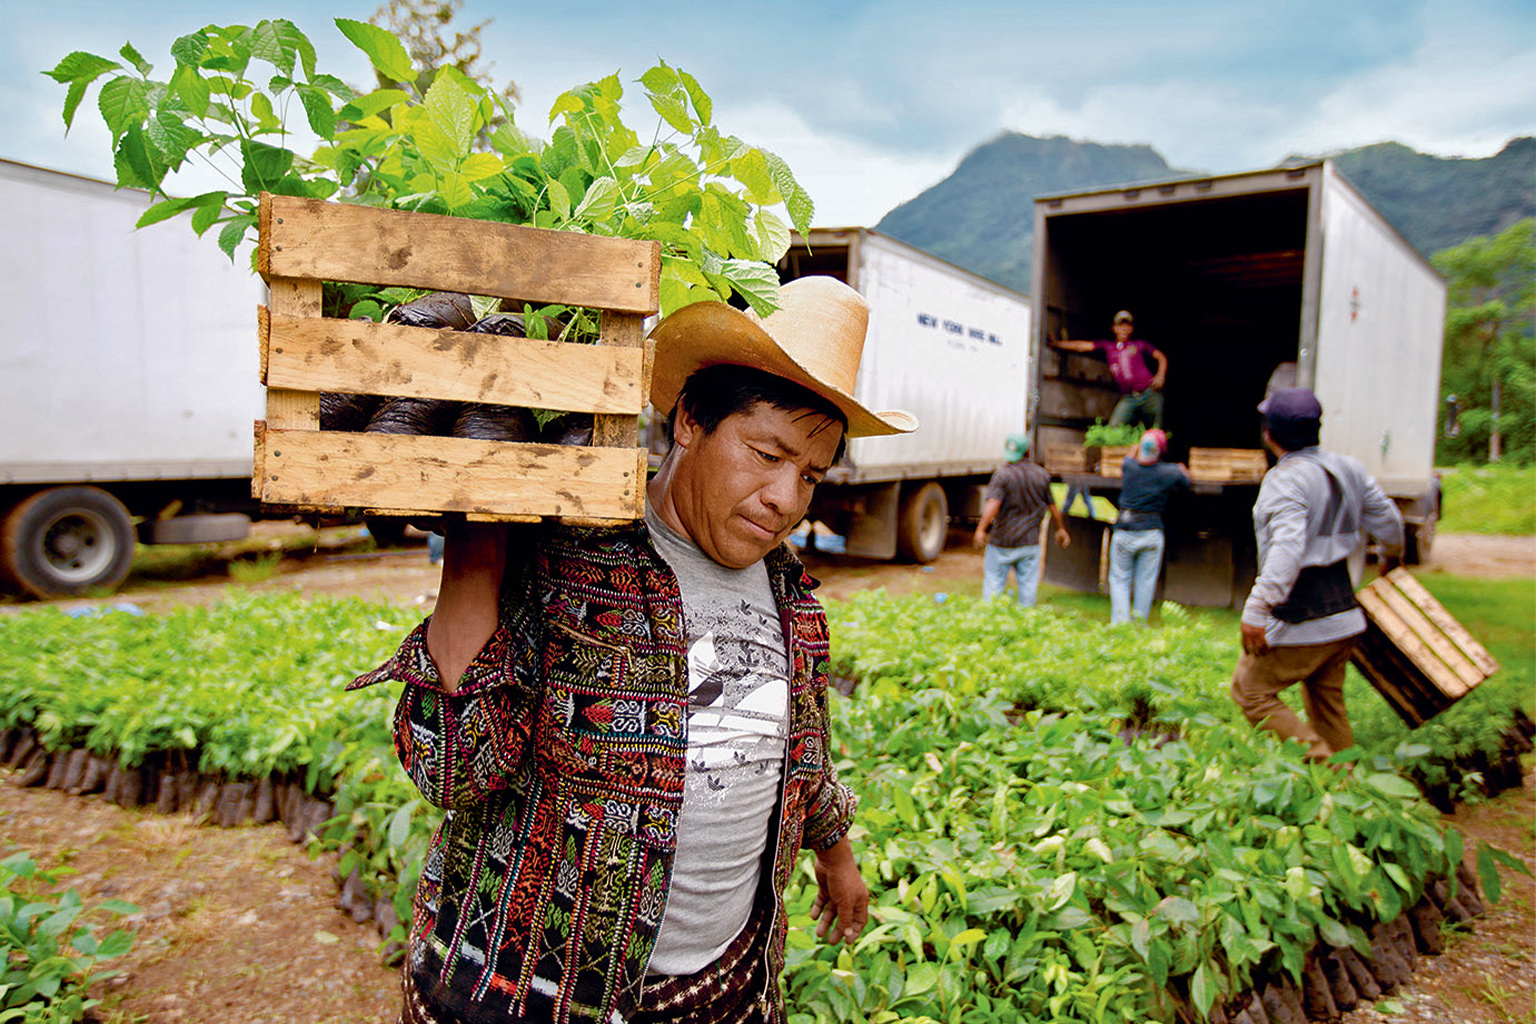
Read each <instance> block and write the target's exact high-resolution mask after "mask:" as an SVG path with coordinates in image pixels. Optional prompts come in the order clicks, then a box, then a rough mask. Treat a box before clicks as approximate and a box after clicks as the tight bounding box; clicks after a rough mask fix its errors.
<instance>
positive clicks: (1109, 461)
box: [1099, 444, 1136, 480]
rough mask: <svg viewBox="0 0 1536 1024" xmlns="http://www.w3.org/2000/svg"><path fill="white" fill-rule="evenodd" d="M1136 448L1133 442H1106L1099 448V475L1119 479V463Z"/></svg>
mask: <svg viewBox="0 0 1536 1024" xmlns="http://www.w3.org/2000/svg"><path fill="white" fill-rule="evenodd" d="M1135 450H1136V446H1135V445H1133V444H1107V445H1105V446H1104V447H1102V448H1100V449H1099V476H1107V477H1110V478H1111V479H1114V480H1118V479H1120V475H1121V474H1120V463H1122V462H1124V461H1125V457H1126V456H1127V455H1129V454H1131V452H1134V451H1135Z"/></svg>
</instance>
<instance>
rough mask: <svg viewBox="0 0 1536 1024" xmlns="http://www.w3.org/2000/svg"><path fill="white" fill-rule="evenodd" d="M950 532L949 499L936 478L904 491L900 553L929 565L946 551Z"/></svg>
mask: <svg viewBox="0 0 1536 1024" xmlns="http://www.w3.org/2000/svg"><path fill="white" fill-rule="evenodd" d="M948 536H949V499H948V498H947V497H945V495H944V488H942V487H940V486H939V485H938V484H936V483H934V482H933V481H932V480H930V481H928V482H927V483H925V484H923V485H922V486H921V487H919V488H918V489H917V490H915V491H913V492H911V493H910V494H904V495H902V499H901V520H900V522H899V523H898V524H897V527H896V553H897V554H898V555H899V556H900V557H901V558H902V559H903V560H905V561H908V562H920V563H922V564H924V565H926V564H927V563H929V562H932V561H935V560H937V559H938V557H939V555H941V554H943V552H944V541H945V539H946V538H947V537H948Z"/></svg>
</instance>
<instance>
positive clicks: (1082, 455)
mask: <svg viewBox="0 0 1536 1024" xmlns="http://www.w3.org/2000/svg"><path fill="white" fill-rule="evenodd" d="M1098 466H1099V450H1098V449H1097V448H1090V447H1087V446H1085V445H1081V444H1072V443H1071V442H1068V441H1048V442H1046V445H1045V468H1046V470H1047V471H1048V472H1051V473H1054V474H1057V475H1060V474H1062V473H1092V472H1094V471H1096V470H1097V469H1098Z"/></svg>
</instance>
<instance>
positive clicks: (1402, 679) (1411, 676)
mask: <svg viewBox="0 0 1536 1024" xmlns="http://www.w3.org/2000/svg"><path fill="white" fill-rule="evenodd" d="M1349 660H1350V662H1351V664H1353V665H1354V666H1355V668H1356V669H1357V670H1359V672H1360V674H1361V675H1362V676H1364V677H1365V679H1366V681H1367V682H1369V683H1370V684H1371V686H1372V687H1374V688H1375V690H1376V692H1377V693H1379V694H1381V697H1382V699H1383V700H1385V701H1386V702H1387V705H1388V706H1389V707H1390V708H1392V710H1393V711H1395V712H1397V715H1398V717H1399V718H1401V719H1402V720H1403V721H1404V722H1405V723H1407V725H1408V727H1409V728H1414V729H1416V728H1418V727H1419V726H1421V725H1423V724H1424V723H1425V722H1427V721H1428V720H1429V719H1430V718H1432V717H1434V716H1435V715H1436V714H1438V713H1439V712H1440V711H1443V710H1444V709H1445V708H1446V707H1449V706H1450V702H1449V700H1448V699H1447V698H1446V697H1445V695H1444V694H1439V693H1435V694H1426V693H1424V692H1423V690H1422V689H1421V688H1420V687H1418V686H1416V685H1415V681H1416V680H1419V679H1422V678H1423V677H1422V676H1420V675H1419V674H1418V673H1417V671H1416V670H1414V669H1413V666H1412V665H1411V664H1408V663H1407V661H1406V659H1404V658H1403V657H1402V652H1400V651H1398V650H1397V649H1396V648H1395V647H1393V646H1392V641H1391V640H1389V639H1387V638H1386V636H1385V635H1383V634H1382V632H1381V630H1380V629H1378V628H1376V626H1375V625H1374V624H1367V626H1366V630H1365V634H1364V635H1363V636H1361V637H1360V639H1359V640H1358V641H1356V643H1355V646H1354V649H1353V650H1351V651H1350V656H1349Z"/></svg>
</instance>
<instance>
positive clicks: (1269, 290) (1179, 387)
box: [1031, 160, 1446, 606]
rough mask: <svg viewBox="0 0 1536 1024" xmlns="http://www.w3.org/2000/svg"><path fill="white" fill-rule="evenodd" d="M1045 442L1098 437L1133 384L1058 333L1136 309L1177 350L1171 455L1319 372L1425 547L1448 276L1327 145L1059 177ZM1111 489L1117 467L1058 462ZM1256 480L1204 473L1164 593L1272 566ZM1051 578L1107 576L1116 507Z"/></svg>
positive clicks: (1433, 503)
mask: <svg viewBox="0 0 1536 1024" xmlns="http://www.w3.org/2000/svg"><path fill="white" fill-rule="evenodd" d="M1032 288H1033V301H1034V309H1035V320H1034V325H1035V327H1034V335H1033V344H1034V352H1035V356H1036V358H1035V361H1034V367H1035V369H1034V378H1033V387H1032V389H1031V422H1032V427H1033V430H1034V434H1035V438H1036V444H1035V447H1034V450H1035V452H1036V453H1037V456H1036V457H1037V458H1039V457H1040V456H1039V454H1038V453H1041V452H1043V451H1044V449H1045V447H1046V446H1047V445H1050V444H1053V443H1054V444H1063V443H1065V444H1073V443H1081V441H1082V438H1083V435H1084V432H1085V430H1086V428H1087V427H1089V426H1091V425H1093V424H1094V423H1095V422H1096V421H1098V420H1101V419H1102V420H1105V421H1107V420H1108V419H1109V418H1110V414H1111V412H1112V410H1113V409H1114V406H1115V403H1116V401H1117V400H1118V398H1119V395H1118V393H1117V391H1116V389H1115V387H1114V384H1113V383H1112V382H1111V380H1110V377H1109V374H1108V369H1107V367H1106V366H1105V364H1104V362H1103V360H1102V359H1101V358H1099V357H1097V356H1094V355H1087V354H1077V353H1069V352H1065V351H1063V350H1061V349H1057V348H1053V347H1052V346H1051V345H1050V341H1053V340H1059V339H1061V338H1063V337H1071V338H1074V339H1084V338H1109V337H1111V321H1112V319H1113V318H1114V316H1115V314H1116V312H1117V311H1119V310H1122V309H1124V310H1128V311H1130V312H1131V313H1132V315H1133V316H1134V318H1135V337H1138V338H1144V339H1145V340H1147V341H1149V342H1150V343H1152V344H1153V345H1155V346H1157V347H1158V348H1159V349H1161V350H1162V351H1163V353H1164V354H1166V355H1167V357H1168V361H1169V367H1168V375H1167V383H1166V386H1165V387H1164V389H1163V394H1164V404H1165V411H1164V427H1165V429H1166V430H1167V431H1168V434H1169V451H1168V453H1167V455H1166V456H1165V458H1166V459H1168V460H1170V461H1175V462H1183V461H1186V458H1187V454H1188V452H1189V450H1190V449H1191V448H1196V447H1203V448H1234V449H1258V448H1260V447H1261V439H1260V416H1259V414H1258V412H1257V410H1256V408H1255V407H1256V406H1257V405H1258V403H1259V402H1260V401H1261V400H1262V399H1263V398H1264V396H1265V394H1266V391H1267V389H1269V388H1271V387H1274V386H1279V385H1285V386H1292V385H1294V386H1299V387H1310V388H1312V389H1313V390H1314V391H1315V392H1316V394H1317V396H1318V399H1319V400H1320V401H1321V402H1322V406H1323V410H1324V415H1323V421H1322V445H1323V447H1325V448H1329V449H1332V450H1334V451H1338V452H1343V453H1346V454H1349V455H1353V456H1354V457H1356V458H1358V459H1359V460H1360V461H1361V462H1362V463H1364V464H1365V468H1366V469H1367V470H1368V471H1369V472H1370V474H1371V475H1372V476H1373V477H1375V478H1376V480H1377V481H1378V482H1379V483H1380V484H1381V485H1382V487H1383V489H1385V490H1386V491H1387V493H1388V494H1390V495H1391V496H1392V498H1393V499H1394V500H1395V501H1396V502H1397V503H1398V505H1399V507H1400V508H1401V509H1402V511H1403V515H1404V519H1405V522H1406V524H1407V527H1408V552H1407V554H1408V558H1409V561H1410V562H1412V561H1418V560H1421V559H1423V558H1425V557H1427V556H1428V553H1429V547H1430V543H1431V541H1432V539H1433V536H1434V529H1435V523H1436V522H1437V520H1438V519H1439V512H1440V493H1439V486H1438V482H1437V478H1436V476H1435V472H1434V448H1435V422H1436V405H1437V402H1438V396H1439V390H1440V353H1441V343H1442V335H1443V327H1444V319H1445V296H1446V288H1445V283H1444V281H1443V280H1442V279H1441V278H1440V276H1439V275H1438V274H1437V273H1436V272H1435V270H1434V268H1433V267H1431V266H1430V264H1429V263H1428V261H1427V260H1425V259H1424V258H1423V257H1422V256H1420V255H1419V254H1418V252H1416V251H1415V250H1414V249H1413V247H1412V246H1411V245H1409V244H1408V242H1407V241H1405V240H1404V239H1403V237H1402V236H1401V235H1400V234H1398V232H1397V231H1396V230H1394V229H1393V228H1392V226H1391V225H1390V224H1388V223H1387V221H1386V220H1385V219H1384V218H1382V216H1381V215H1380V214H1379V213H1377V212H1376V211H1375V210H1374V209H1372V207H1371V206H1370V204H1369V203H1367V202H1366V201H1365V199H1364V198H1362V197H1361V195H1360V193H1359V192H1357V191H1356V190H1355V189H1354V188H1353V187H1352V186H1351V185H1350V184H1349V182H1348V181H1347V180H1345V178H1344V177H1343V175H1342V174H1341V173H1340V172H1339V171H1338V169H1337V168H1336V167H1335V166H1334V165H1333V164H1332V163H1331V162H1330V161H1327V160H1320V161H1314V162H1308V163H1303V164H1297V165H1292V166H1284V167H1280V168H1276V169H1272V170H1264V171H1255V172H1251V173H1243V174H1231V175H1221V176H1215V177H1196V178H1185V179H1181V180H1175V181H1161V182H1156V183H1153V184H1145V185H1128V186H1122V187H1118V188H1107V189H1095V190H1092V191H1085V192H1075V193H1071V194H1062V195H1050V196H1043V197H1040V198H1038V199H1036V201H1035V258H1034V277H1033V286H1032ZM1058 479H1063V480H1067V481H1068V482H1070V483H1075V484H1079V485H1082V486H1086V487H1088V488H1089V490H1090V492H1091V493H1094V494H1099V495H1102V496H1104V497H1107V498H1109V499H1110V500H1111V501H1113V500H1114V499H1115V498H1116V497H1117V496H1118V486H1119V481H1118V480H1114V479H1109V478H1106V477H1104V476H1101V475H1092V474H1071V473H1068V474H1059V475H1058ZM1258 486H1259V485H1258V484H1257V483H1252V482H1250V483H1241V484H1231V483H1198V482H1197V483H1196V485H1195V487H1194V493H1193V494H1192V495H1190V496H1189V497H1188V498H1187V499H1185V500H1184V501H1183V502H1182V503H1181V504H1180V505H1178V506H1176V507H1174V508H1173V509H1171V510H1170V516H1169V525H1168V530H1167V549H1166V555H1165V561H1164V579H1163V597H1164V598H1165V599H1168V600H1173V601H1177V602H1179V603H1183V604H1194V605H1206V606H1223V605H1234V606H1235V605H1240V604H1241V603H1242V602H1243V600H1244V599H1245V598H1246V597H1247V594H1248V590H1249V589H1250V587H1251V586H1252V581H1253V579H1254V576H1255V573H1256V553H1255V541H1254V536H1253V525H1252V508H1253V503H1254V500H1255V498H1256V497H1257V493H1258ZM1068 520H1069V525H1070V529H1071V532H1072V533H1073V545H1072V547H1071V548H1068V549H1067V550H1066V551H1064V552H1057V551H1056V550H1052V552H1051V558H1050V559H1048V560H1047V569H1046V578H1047V579H1048V580H1050V581H1052V582H1055V583H1058V584H1061V585H1065V586H1069V587H1074V588H1076V589H1083V590H1092V589H1095V588H1096V587H1097V586H1098V580H1099V560H1100V557H1101V554H1100V552H1101V540H1102V533H1103V531H1104V530H1105V529H1106V526H1105V524H1103V523H1101V522H1097V521H1095V520H1093V519H1090V518H1083V517H1079V516H1069V517H1068Z"/></svg>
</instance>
